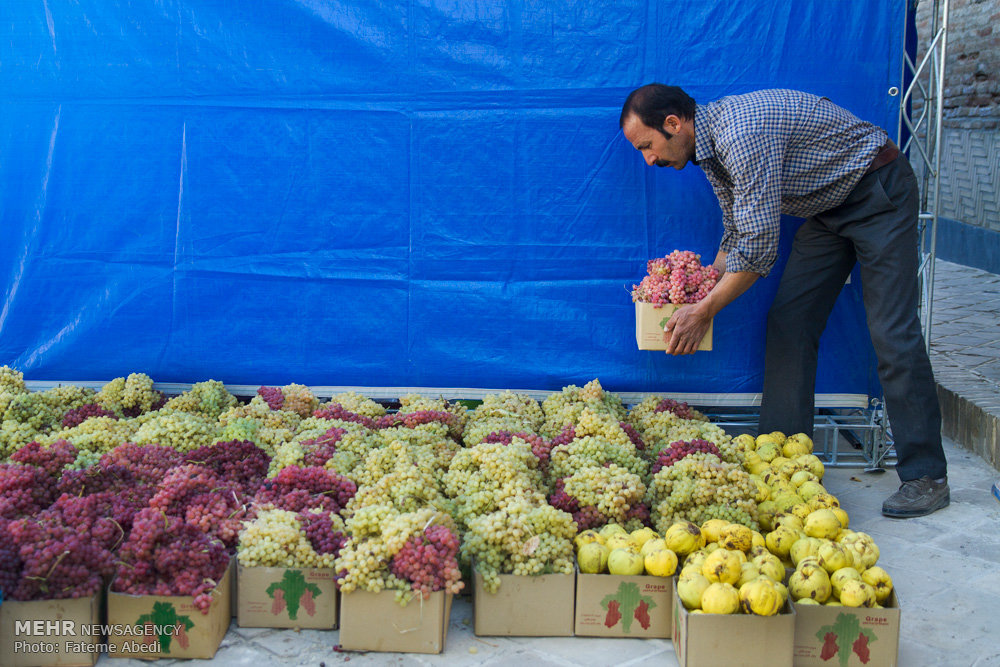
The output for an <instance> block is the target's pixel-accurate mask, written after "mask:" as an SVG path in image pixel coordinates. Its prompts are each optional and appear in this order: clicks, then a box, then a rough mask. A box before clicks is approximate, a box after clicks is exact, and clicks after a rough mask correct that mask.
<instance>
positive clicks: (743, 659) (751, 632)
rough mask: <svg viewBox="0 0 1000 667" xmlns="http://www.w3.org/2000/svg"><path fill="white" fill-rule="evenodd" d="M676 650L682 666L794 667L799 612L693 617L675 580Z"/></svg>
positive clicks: (786, 604)
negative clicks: (681, 597) (793, 645)
mask: <svg viewBox="0 0 1000 667" xmlns="http://www.w3.org/2000/svg"><path fill="white" fill-rule="evenodd" d="M673 596H674V633H673V634H674V651H675V652H676V653H677V662H678V664H680V667H717V666H718V665H726V667H757V666H758V665H767V666H768V667H791V665H792V642H793V640H794V637H795V611H794V610H793V609H792V607H791V605H790V604H788V603H785V607H784V609H782V611H781V613H779V614H777V615H776V616H752V615H748V614H692V613H690V612H688V610H687V609H686V608H685V607H684V605H683V604H682V603H681V599H680V597H678V595H677V577H674V581H673Z"/></svg>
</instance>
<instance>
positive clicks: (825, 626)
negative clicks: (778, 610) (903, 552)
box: [792, 591, 899, 667]
mask: <svg viewBox="0 0 1000 667" xmlns="http://www.w3.org/2000/svg"><path fill="white" fill-rule="evenodd" d="M792 606H793V607H794V608H795V648H794V652H793V653H794V655H793V661H794V664H795V665H796V667H798V666H799V665H801V666H802V667H808V666H810V665H823V666H824V667H827V666H828V665H846V666H850V667H865V665H880V666H884V667H892V666H893V665H896V664H897V661H898V659H899V599H898V598H897V597H896V592H895V591H893V592H892V593H891V594H890V595H889V598H888V599H887V600H886V601H885V605H884V609H866V608H864V607H826V606H822V605H808V604H794V603H793V604H792ZM856 643H857V645H856ZM824 655H825V656H826V657H824ZM844 655H846V656H847V658H846V661H845V658H844ZM834 656H836V657H834ZM863 658H865V659H863Z"/></svg>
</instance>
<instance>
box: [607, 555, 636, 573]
mask: <svg viewBox="0 0 1000 667" xmlns="http://www.w3.org/2000/svg"><path fill="white" fill-rule="evenodd" d="M643 570H644V564H643V560H642V556H640V555H639V552H638V551H636V550H635V549H612V550H611V553H610V554H608V572H610V573H611V574H625V575H634V574H642V572H643Z"/></svg>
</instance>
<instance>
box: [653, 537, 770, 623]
mask: <svg viewBox="0 0 1000 667" xmlns="http://www.w3.org/2000/svg"><path fill="white" fill-rule="evenodd" d="M676 526H682V527H683V530H684V531H685V532H686V533H687V534H689V535H691V536H692V538H693V546H694V548H693V549H691V550H689V551H688V552H687V553H686V554H685V556H684V566H683V567H682V568H681V571H680V574H679V575H678V578H677V595H678V596H679V597H680V599H681V602H682V603H683V604H684V606H685V607H686V608H687V609H688V610H690V611H691V613H695V614H700V613H705V614H736V613H745V614H755V615H757V616H773V615H775V614H777V613H778V612H780V611H781V609H782V608H783V607H784V606H785V601H786V600H787V599H788V589H787V588H786V587H785V585H784V584H782V580H783V579H784V576H785V567H784V565H782V564H781V561H780V559H778V557H777V556H775V555H774V554H772V553H770V552H769V551H768V550H767V547H766V546H765V544H764V537H763V536H762V535H761V534H760V533H758V532H757V531H754V530H751V529H750V528H747V527H746V526H744V525H741V524H738V523H729V522H728V521H724V520H722V519H710V520H708V521H706V522H705V523H704V524H702V525H701V526H700V527H699V526H696V525H694V524H693V523H686V524H684V523H681V524H674V527H676ZM674 527H671V530H673V528H674Z"/></svg>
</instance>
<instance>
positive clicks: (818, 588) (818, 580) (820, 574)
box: [788, 565, 833, 602]
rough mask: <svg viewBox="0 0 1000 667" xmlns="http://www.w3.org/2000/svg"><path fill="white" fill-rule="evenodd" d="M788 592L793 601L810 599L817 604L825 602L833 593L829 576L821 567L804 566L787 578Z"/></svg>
mask: <svg viewBox="0 0 1000 667" xmlns="http://www.w3.org/2000/svg"><path fill="white" fill-rule="evenodd" d="M788 592H789V593H791V595H792V599H793V600H796V601H798V600H801V599H802V598H812V599H813V600H816V601H817V602H826V601H827V600H828V599H829V598H830V594H831V593H832V592H833V587H832V586H831V585H830V575H828V574H827V573H826V570H824V569H823V568H822V567H818V566H816V565H805V566H803V567H800V568H798V569H797V570H795V572H793V573H792V576H791V577H789V578H788Z"/></svg>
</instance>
